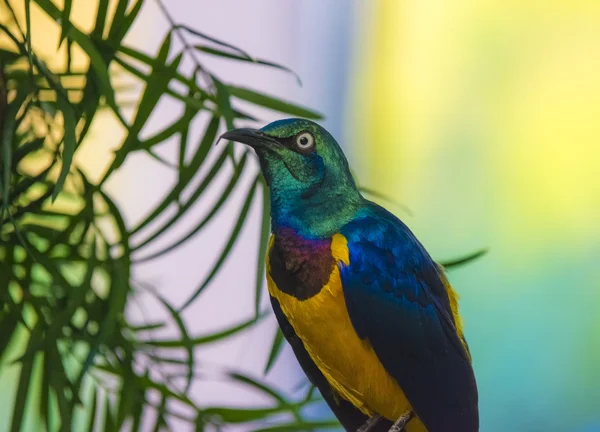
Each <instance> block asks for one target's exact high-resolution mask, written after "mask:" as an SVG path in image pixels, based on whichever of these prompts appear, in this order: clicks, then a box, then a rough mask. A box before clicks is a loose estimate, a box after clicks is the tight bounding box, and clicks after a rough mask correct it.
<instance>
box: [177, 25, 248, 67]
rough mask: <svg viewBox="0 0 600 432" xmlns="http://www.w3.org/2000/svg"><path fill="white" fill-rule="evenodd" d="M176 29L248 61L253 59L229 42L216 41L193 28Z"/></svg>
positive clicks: (178, 26)
mask: <svg viewBox="0 0 600 432" xmlns="http://www.w3.org/2000/svg"><path fill="white" fill-rule="evenodd" d="M174 28H176V29H179V28H180V29H183V30H185V31H187V32H189V33H191V34H193V35H194V36H198V37H199V38H202V39H205V40H207V41H209V42H212V43H214V44H217V45H220V46H222V47H225V48H229V49H231V50H233V51H235V52H237V53H239V54H240V55H242V56H243V57H245V58H247V59H248V60H252V57H250V55H249V54H248V53H247V52H246V51H243V50H241V49H240V48H238V47H236V46H234V45H231V44H228V43H227V42H223V41H221V40H219V39H215V38H213V37H211V36H208V35H207V34H205V33H201V32H199V31H198V30H194V29H193V28H190V27H188V26H185V25H176V26H175V27H174Z"/></svg>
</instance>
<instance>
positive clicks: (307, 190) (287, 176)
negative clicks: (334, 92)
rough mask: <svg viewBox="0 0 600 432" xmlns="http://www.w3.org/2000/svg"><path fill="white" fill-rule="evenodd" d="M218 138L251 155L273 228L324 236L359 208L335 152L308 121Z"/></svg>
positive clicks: (359, 201) (332, 143)
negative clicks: (242, 146)
mask: <svg viewBox="0 0 600 432" xmlns="http://www.w3.org/2000/svg"><path fill="white" fill-rule="evenodd" d="M221 138H225V139H228V140H231V141H237V142H240V143H243V144H246V145H248V146H250V147H252V148H253V149H254V150H255V152H256V154H257V155H258V158H259V160H260V165H261V170H262V172H263V175H264V176H265V179H266V181H267V184H268V185H269V188H270V191H271V208H272V211H271V215H272V217H273V223H274V224H275V225H283V226H288V227H291V228H294V229H296V230H299V231H304V233H305V234H307V235H317V236H321V235H328V234H329V231H331V229H332V228H333V226H334V225H335V226H336V229H337V228H339V226H338V225H339V224H340V223H342V222H344V221H346V219H348V215H349V214H354V212H355V211H356V208H357V207H358V206H359V205H360V204H362V197H361V196H360V193H359V192H358V190H357V188H356V185H355V183H354V179H353V178H352V175H351V174H350V170H349V168H348V162H347V160H346V157H345V156H344V153H343V152H342V150H341V148H340V146H339V145H338V143H337V142H336V140H335V139H334V138H333V136H331V134H330V133H329V132H327V131H326V130H325V129H324V128H322V127H321V126H319V125H318V124H316V123H314V122H312V121H309V120H304V119H286V120H279V121H276V122H273V123H270V124H268V125H267V126H265V127H263V128H262V129H249V128H244V129H235V130H232V131H229V132H226V133H225V134H223V135H222V136H221ZM350 217H351V216H350ZM332 232H335V229H333V231H332Z"/></svg>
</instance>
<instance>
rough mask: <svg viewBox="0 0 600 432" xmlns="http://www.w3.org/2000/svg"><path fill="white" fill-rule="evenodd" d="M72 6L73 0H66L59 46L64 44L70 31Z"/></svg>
mask: <svg viewBox="0 0 600 432" xmlns="http://www.w3.org/2000/svg"><path fill="white" fill-rule="evenodd" d="M71 6H72V0H65V5H64V7H63V11H62V18H61V24H62V25H61V31H60V39H59V40H58V47H59V48H60V46H61V45H62V43H63V40H65V39H66V37H67V33H68V32H69V27H70V25H71V21H69V20H70V19H71Z"/></svg>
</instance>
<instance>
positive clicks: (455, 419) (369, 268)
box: [341, 204, 479, 432]
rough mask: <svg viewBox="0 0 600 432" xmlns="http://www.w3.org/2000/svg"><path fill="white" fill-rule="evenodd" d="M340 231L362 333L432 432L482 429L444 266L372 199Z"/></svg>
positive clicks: (353, 314)
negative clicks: (368, 204) (446, 285)
mask: <svg viewBox="0 0 600 432" xmlns="http://www.w3.org/2000/svg"><path fill="white" fill-rule="evenodd" d="M341 234H342V235H344V237H346V239H347V240H348V251H349V257H350V264H349V265H348V266H344V265H343V264H342V267H341V278H342V285H343V289H344V296H345V298H346V304H347V308H348V313H349V315H350V320H351V321H352V324H353V326H354V329H355V331H356V332H357V334H358V335H359V336H360V337H361V338H362V339H366V340H368V341H369V343H370V344H371V346H372V347H373V350H374V351H375V353H376V354H377V356H378V358H379V360H380V361H381V363H382V364H383V366H384V367H385V369H386V370H387V371H388V372H389V373H390V375H392V376H393V377H394V378H395V379H396V381H397V382H398V384H399V385H400V387H401V388H402V390H403V391H404V393H405V394H406V396H407V398H408V400H409V401H410V403H411V405H412V406H413V409H414V410H415V411H416V414H417V415H418V416H419V417H420V418H421V420H422V421H423V423H424V424H425V426H427V429H428V430H429V432H449V431H457V432H459V431H460V432H476V431H478V430H479V416H478V408H477V399H478V396H477V386H476V384H475V377H474V374H473V369H472V367H471V361H470V355H469V353H468V348H467V345H466V342H465V341H464V339H463V338H462V337H461V336H460V335H459V334H458V331H457V328H456V323H455V319H454V316H453V314H452V310H451V306H450V299H449V297H448V292H447V291H446V288H445V286H444V282H443V280H442V277H441V275H440V272H441V270H440V269H439V268H438V266H437V265H436V264H435V262H434V261H433V260H432V259H431V257H430V256H429V255H428V254H427V252H426V251H425V249H424V248H423V246H422V245H421V244H420V243H419V241H418V240H417V239H416V238H415V237H414V235H413V234H412V233H411V232H410V230H409V229H408V228H407V227H406V226H405V225H404V224H403V223H402V222H401V221H400V220H399V219H397V218H396V217H395V216H393V215H392V214H391V213H389V212H387V211H386V210H384V209H383V208H381V207H379V206H377V205H375V204H372V205H371V206H370V207H369V208H368V210H367V211H364V212H363V214H362V215H360V217H359V218H357V219H356V220H355V221H353V222H351V223H349V224H348V225H346V226H345V227H344V228H343V229H342V230H341Z"/></svg>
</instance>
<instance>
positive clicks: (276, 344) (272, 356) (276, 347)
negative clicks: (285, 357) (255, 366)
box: [265, 326, 284, 375]
mask: <svg viewBox="0 0 600 432" xmlns="http://www.w3.org/2000/svg"><path fill="white" fill-rule="evenodd" d="M283 341H284V337H283V333H282V332H281V329H280V328H279V326H277V330H276V332H275V338H274V339H273V343H272V344H271V351H270V352H269V359H268V360H267V365H266V366H265V375H266V374H268V373H269V371H270V370H271V368H272V367H273V365H274V364H275V360H277V358H278V357H279V354H280V353H281V349H282V348H283Z"/></svg>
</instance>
